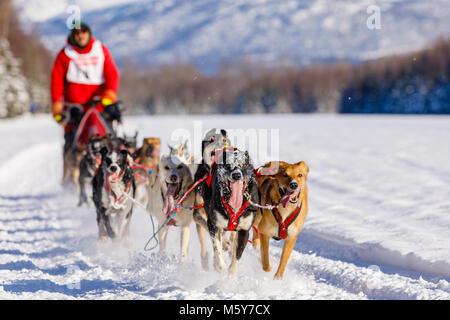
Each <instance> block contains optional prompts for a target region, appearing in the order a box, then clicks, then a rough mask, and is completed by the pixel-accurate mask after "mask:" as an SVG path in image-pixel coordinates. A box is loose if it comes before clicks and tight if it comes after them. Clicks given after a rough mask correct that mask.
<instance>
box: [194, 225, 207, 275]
mask: <svg viewBox="0 0 450 320" xmlns="http://www.w3.org/2000/svg"><path fill="white" fill-rule="evenodd" d="M195 226H196V228H197V235H198V240H199V241H200V249H201V251H200V257H201V261H202V268H203V270H205V271H208V270H209V267H208V251H207V249H206V229H205V228H203V227H202V226H201V225H200V224H196V225H195Z"/></svg>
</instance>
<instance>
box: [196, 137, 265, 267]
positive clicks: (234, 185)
mask: <svg viewBox="0 0 450 320" xmlns="http://www.w3.org/2000/svg"><path fill="white" fill-rule="evenodd" d="M200 192H201V196H202V198H203V202H204V209H205V211H206V215H207V225H208V230H209V234H210V237H211V240H212V245H213V249H214V268H215V270H216V271H217V272H222V271H223V270H224V269H225V268H226V266H225V261H224V252H223V248H224V241H225V232H226V231H233V232H235V233H236V237H234V241H233V248H232V252H231V260H232V261H231V264H230V266H229V268H228V273H229V274H230V275H235V274H236V273H237V265H238V262H239V260H240V258H241V257H242V254H243V252H244V249H245V247H246V245H247V241H248V238H249V231H250V229H251V227H252V225H253V222H254V220H255V216H256V213H257V208H256V207H255V206H253V205H252V203H258V202H259V195H258V188H257V183H256V178H255V173H254V171H253V165H252V162H251V159H250V156H249V154H248V152H247V151H245V152H244V151H240V150H237V149H236V148H232V147H229V146H227V145H225V146H224V147H223V148H222V149H216V151H215V152H214V158H213V161H212V162H211V171H210V174H209V176H208V178H207V179H206V180H205V183H204V185H203V186H202V188H201V189H200Z"/></svg>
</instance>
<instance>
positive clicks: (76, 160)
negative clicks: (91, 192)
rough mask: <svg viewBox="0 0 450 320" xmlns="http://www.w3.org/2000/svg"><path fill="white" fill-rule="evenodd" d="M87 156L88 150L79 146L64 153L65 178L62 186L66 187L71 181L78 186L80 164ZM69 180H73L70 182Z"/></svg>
mask: <svg viewBox="0 0 450 320" xmlns="http://www.w3.org/2000/svg"><path fill="white" fill-rule="evenodd" d="M85 155H86V148H85V147H81V146H77V147H76V148H75V149H74V150H72V149H70V150H67V151H66V152H64V153H63V178H62V182H61V185H62V186H65V185H66V184H67V183H68V182H69V181H70V182H72V183H73V184H74V185H75V186H78V179H79V177H80V162H81V159H83V157H84V156H85ZM69 178H71V179H70V180H69Z"/></svg>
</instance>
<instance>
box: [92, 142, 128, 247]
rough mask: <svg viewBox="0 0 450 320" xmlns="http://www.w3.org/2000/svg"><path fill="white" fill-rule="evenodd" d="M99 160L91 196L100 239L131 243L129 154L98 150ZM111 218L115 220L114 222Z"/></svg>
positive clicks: (123, 151)
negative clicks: (100, 156) (100, 161)
mask: <svg viewBox="0 0 450 320" xmlns="http://www.w3.org/2000/svg"><path fill="white" fill-rule="evenodd" d="M101 154H102V163H101V165H100V167H99V169H98V170H97V173H96V175H95V177H94V180H93V182H92V187H93V199H94V203H95V208H96V211H97V223H98V233H99V238H100V240H101V241H107V239H108V237H109V238H111V239H117V240H124V243H125V245H126V246H129V245H131V242H130V239H129V236H130V230H129V228H130V220H131V215H132V212H133V199H134V193H135V184H134V175H133V170H132V168H131V167H130V164H129V161H130V159H131V156H130V154H129V153H128V151H126V150H121V151H108V149H107V148H103V149H102V150H101ZM112 219H114V220H116V223H115V226H113V224H114V223H112V222H113V221H112Z"/></svg>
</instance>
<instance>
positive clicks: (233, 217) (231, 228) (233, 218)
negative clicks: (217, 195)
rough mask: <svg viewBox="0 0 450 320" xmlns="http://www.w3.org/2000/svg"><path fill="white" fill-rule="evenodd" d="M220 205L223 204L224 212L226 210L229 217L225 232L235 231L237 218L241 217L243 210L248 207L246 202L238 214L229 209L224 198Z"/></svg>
mask: <svg viewBox="0 0 450 320" xmlns="http://www.w3.org/2000/svg"><path fill="white" fill-rule="evenodd" d="M222 204H223V206H224V208H225V210H227V213H228V215H229V216H230V220H229V222H228V228H227V231H235V230H236V227H237V225H238V221H239V218H240V217H241V216H242V214H243V213H244V211H245V209H246V208H247V206H248V201H246V202H245V203H244V204H243V205H242V207H241V208H240V209H239V211H238V212H234V211H233V209H232V208H230V206H229V205H228V203H227V202H226V201H225V197H224V196H222Z"/></svg>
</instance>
